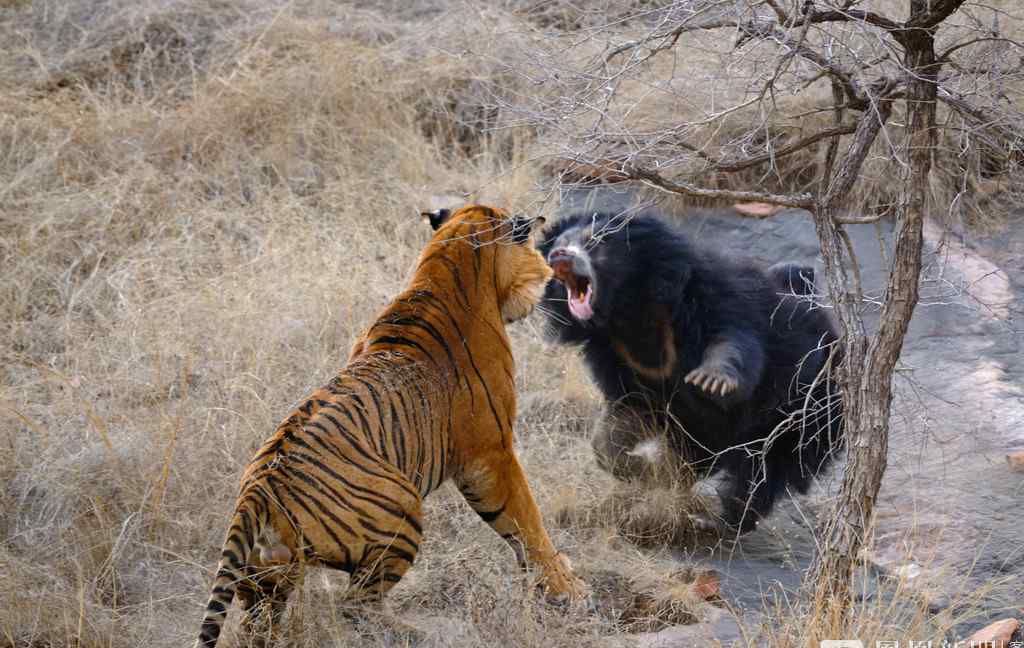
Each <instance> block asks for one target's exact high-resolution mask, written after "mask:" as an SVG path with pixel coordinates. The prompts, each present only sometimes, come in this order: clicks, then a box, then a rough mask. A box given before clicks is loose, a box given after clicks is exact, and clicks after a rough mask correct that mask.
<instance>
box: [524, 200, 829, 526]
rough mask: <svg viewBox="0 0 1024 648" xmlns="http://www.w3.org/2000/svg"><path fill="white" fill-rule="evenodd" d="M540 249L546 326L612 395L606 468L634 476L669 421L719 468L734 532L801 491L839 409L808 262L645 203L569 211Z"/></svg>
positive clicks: (703, 469)
mask: <svg viewBox="0 0 1024 648" xmlns="http://www.w3.org/2000/svg"><path fill="white" fill-rule="evenodd" d="M540 249H541V252H542V253H543V254H544V255H545V256H546V258H547V259H548V262H549V264H550V265H551V266H552V268H553V269H554V270H555V278H554V279H552V280H551V282H550V283H549V284H548V286H547V289H546V293H545V296H544V301H543V303H542V307H543V310H544V311H545V313H546V316H547V318H548V321H549V323H550V325H551V330H552V331H553V332H554V335H555V337H556V339H557V340H558V341H560V342H562V343H565V344H572V345H580V346H582V350H583V357H584V360H585V363H586V365H587V367H588V368H589V370H590V373H591V376H592V377H593V379H594V380H595V381H596V383H597V385H598V387H599V388H600V390H601V391H602V392H603V394H604V397H605V399H606V401H607V408H606V412H605V418H604V420H603V421H602V422H601V424H600V425H599V426H597V432H596V434H595V438H594V449H595V451H596V452H597V457H598V460H599V462H600V463H601V465H602V466H603V467H604V468H605V469H607V470H610V471H611V472H613V473H614V474H616V475H617V476H618V477H620V478H624V479H630V478H634V477H639V476H640V474H641V473H642V472H643V471H644V470H645V467H647V468H649V467H650V464H651V459H650V457H649V456H648V457H646V458H645V452H646V451H644V450H643V449H642V448H640V446H639V445H638V444H642V443H643V442H644V441H645V438H648V439H649V438H650V435H651V434H652V432H650V431H651V430H668V433H667V439H666V441H667V443H666V445H667V447H668V449H669V451H670V454H671V455H672V456H676V457H679V458H682V459H683V460H685V462H686V463H688V464H689V465H690V467H692V469H693V470H694V471H695V472H696V474H698V475H709V474H713V473H716V472H718V471H724V472H725V473H726V475H727V477H728V479H726V480H725V484H726V486H725V488H724V489H723V491H722V493H721V495H722V502H723V511H724V521H725V522H726V523H727V524H728V525H730V526H731V527H733V528H736V529H738V530H740V531H741V532H747V531H750V530H752V529H753V528H755V526H756V524H757V522H758V520H760V519H761V518H763V517H764V516H766V515H768V514H769V513H770V511H771V509H772V506H773V505H774V503H775V501H776V499H778V497H779V496H780V495H783V494H785V493H786V492H787V491H789V490H794V491H796V492H799V493H804V492H806V491H807V489H808V487H809V485H810V483H811V480H812V479H813V477H814V476H815V475H816V474H817V473H818V472H819V471H821V469H822V468H824V467H825V466H826V465H827V464H828V463H829V461H830V459H831V457H832V455H833V454H834V451H835V450H836V449H837V448H838V447H839V440H840V433H841V423H840V419H841V414H842V402H841V399H840V396H839V393H838V389H837V387H836V385H835V383H834V381H833V380H832V379H831V372H830V370H829V367H830V366H837V363H838V358H837V355H833V357H832V362H831V364H830V362H829V354H830V352H832V351H834V350H835V352H836V353H838V351H837V349H838V345H836V344H834V342H835V341H836V340H837V337H838V335H837V331H836V328H835V326H834V324H833V322H832V320H831V318H830V317H829V316H828V315H827V314H826V312H825V311H823V310H821V309H820V308H818V307H816V306H814V304H813V303H812V302H811V300H810V299H809V298H808V297H807V295H809V294H811V292H812V289H813V281H814V272H813V269H811V268H809V267H805V266H801V265H798V264H791V263H782V264H778V265H775V266H772V267H771V268H767V269H764V268H761V267H759V266H758V265H757V264H755V263H753V262H749V261H745V260H742V259H740V258H737V257H735V256H731V255H730V256H729V257H725V256H722V255H718V254H715V253H712V252H711V251H709V250H706V249H701V248H699V247H697V246H695V245H692V244H691V243H690V242H689V241H688V240H687V239H686V238H685V237H684V236H683V235H682V234H681V233H679V232H678V231H676V230H675V229H673V228H672V227H670V226H669V225H668V224H666V223H665V222H663V221H662V220H660V219H658V218H655V217H652V216H637V217H634V218H632V219H631V220H628V221H626V220H625V219H623V218H622V217H621V216H620V217H616V216H613V215H607V214H598V215H586V216H574V217H568V218H564V219H562V220H561V221H559V222H557V223H555V224H554V225H553V226H551V227H550V228H549V229H548V231H547V232H546V233H545V235H544V237H543V243H542V244H541V246H540ZM638 421H641V422H642V423H638ZM641 428H645V429H646V431H644V430H642V429H641ZM638 448H640V449H639V450H638Z"/></svg>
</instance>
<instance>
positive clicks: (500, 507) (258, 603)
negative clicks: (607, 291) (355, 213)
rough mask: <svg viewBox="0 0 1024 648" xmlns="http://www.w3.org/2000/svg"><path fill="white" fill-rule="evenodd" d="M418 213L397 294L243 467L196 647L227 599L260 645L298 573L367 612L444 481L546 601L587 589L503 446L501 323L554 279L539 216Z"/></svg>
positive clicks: (391, 581)
mask: <svg viewBox="0 0 1024 648" xmlns="http://www.w3.org/2000/svg"><path fill="white" fill-rule="evenodd" d="M424 215H425V216H426V218H425V219H424V220H427V221H429V223H430V225H431V227H432V228H433V230H434V234H433V236H432V238H431V240H430V242H429V243H428V244H427V246H426V248H425V249H424V250H423V251H422V253H421V254H420V256H419V259H418V261H417V262H416V265H415V267H414V271H413V276H412V279H411V281H410V282H409V284H408V287H407V288H406V290H405V291H404V292H402V293H400V294H399V295H398V296H397V297H396V298H395V300H394V301H393V302H392V303H391V304H390V305H389V306H387V307H386V308H385V309H384V310H383V312H382V313H381V314H380V316H379V317H378V318H377V320H376V321H375V322H374V323H373V324H372V325H371V326H370V327H369V328H368V329H367V330H366V331H365V332H364V333H363V334H362V335H360V336H358V338H357V341H356V343H355V344H354V345H353V346H352V348H351V351H350V354H349V360H348V362H347V364H346V366H345V368H344V369H342V370H341V371H340V372H339V373H338V374H337V375H336V376H334V377H333V378H332V379H331V380H330V382H329V383H328V384H327V385H326V386H324V387H322V388H319V389H317V390H315V391H314V392H313V393H312V394H311V395H310V396H309V397H308V398H306V399H305V400H304V401H302V403H301V404H300V405H298V407H296V408H295V409H294V410H293V411H292V412H291V413H290V414H289V415H288V416H287V418H285V419H284V420H283V421H282V422H281V424H280V425H279V426H278V427H277V429H276V431H275V432H274V434H273V436H271V437H270V438H269V439H268V440H267V441H266V442H265V443H264V444H263V445H262V447H261V448H260V449H259V451H258V452H257V453H256V456H255V457H254V458H253V460H252V462H251V463H250V464H249V465H248V467H247V468H246V470H245V472H244V474H243V476H242V480H241V487H240V490H239V495H238V499H237V503H236V506H235V510H234V515H233V517H232V518H231V523H230V527H229V530H228V532H227V538H226V539H225V541H224V545H223V550H222V553H221V557H220V561H219V563H218V567H217V572H216V576H215V578H214V581H213V585H212V590H211V593H210V597H209V601H208V603H207V605H206V612H205V615H204V617H203V621H202V626H201V629H200V634H199V639H198V640H197V642H196V644H195V646H197V647H198V648H212V647H213V646H215V645H216V643H217V639H218V636H219V635H220V632H221V627H222V625H223V623H224V620H225V619H226V617H227V610H228V607H229V606H230V605H231V602H232V600H233V599H234V597H235V596H236V595H237V596H238V599H239V603H240V605H241V607H242V609H243V610H244V611H245V617H244V618H243V621H242V631H243V632H244V633H246V634H248V635H250V636H252V637H253V638H254V639H255V640H256V641H257V642H258V643H259V644H260V645H263V643H264V642H265V641H266V638H267V637H269V639H270V640H271V641H273V639H274V637H275V635H276V634H277V628H278V626H279V625H280V618H281V615H282V614H283V612H284V609H285V607H286V605H287V601H288V596H289V594H290V592H291V591H292V590H293V589H294V588H295V587H296V586H297V585H299V584H300V583H301V579H302V575H303V573H304V569H305V567H309V566H313V567H325V568H332V569H337V570H341V571H344V572H347V573H348V574H349V576H350V579H349V587H348V589H347V591H346V592H345V595H344V597H343V600H344V603H345V606H344V608H345V611H347V612H346V614H354V615H355V616H356V617H357V618H358V617H359V615H360V614H361V613H360V612H359V610H361V609H365V608H369V609H372V608H373V607H374V606H380V605H381V604H382V603H383V599H384V597H385V595H386V594H387V593H388V591H389V590H391V589H392V588H393V587H394V586H395V584H397V583H398V582H399V581H400V580H401V578H402V576H403V575H404V574H405V573H406V571H407V570H408V569H409V568H410V567H411V566H412V563H413V560H414V559H415V558H416V553H417V550H418V548H419V545H420V542H421V540H422V538H423V527H422V522H421V518H422V504H423V498H425V497H426V496H427V495H428V494H430V493H431V492H432V491H434V490H436V489H437V488H438V487H439V486H440V485H441V484H442V483H444V482H445V481H446V480H448V479H451V480H453V482H454V483H455V485H456V486H457V487H458V490H459V491H460V492H461V494H462V496H463V497H464V498H465V499H466V501H467V502H468V503H469V505H470V507H471V508H472V509H473V510H475V511H476V512H477V514H478V515H479V516H480V517H481V518H482V519H483V520H484V521H485V522H487V523H488V524H489V525H490V526H491V528H492V529H494V531H496V532H497V533H498V534H499V535H500V536H501V537H502V538H503V539H504V540H505V541H506V542H507V543H508V544H509V545H510V546H511V547H512V549H513V552H514V554H515V557H516V560H517V562H518V564H519V566H520V568H522V569H524V570H525V569H528V568H530V567H532V568H533V569H535V570H537V571H539V578H538V581H537V582H538V585H539V586H540V587H541V589H542V590H543V591H544V592H545V593H546V595H547V597H548V598H549V599H553V600H554V601H556V602H558V603H567V602H570V601H576V600H579V599H581V598H583V597H585V596H586V586H585V584H584V583H583V582H582V581H581V580H580V579H579V578H578V577H577V576H576V575H575V573H574V572H573V570H572V567H571V565H570V563H569V561H568V560H567V558H566V557H565V556H564V555H563V554H561V553H560V552H558V551H557V550H556V549H555V547H554V546H553V544H552V542H551V539H550V537H549V536H548V533H547V531H546V529H545V527H544V524H543V522H542V519H541V514H540V511H539V510H538V507H537V504H536V502H535V500H534V497H533V494H532V492H531V490H530V486H529V484H528V483H527V480H526V476H525V474H524V472H523V468H522V466H521V465H520V463H519V460H518V459H517V457H516V453H515V451H514V449H513V421H514V420H515V414H516V391H515V378H514V376H515V365H514V362H513V355H512V349H511V346H510V344H509V338H508V335H507V332H506V328H505V326H506V324H509V323H512V322H516V321H518V320H521V319H523V318H525V317H526V316H528V315H529V314H530V313H531V312H532V311H533V309H534V306H535V305H536V304H537V303H538V302H539V301H540V299H541V297H542V296H543V292H544V287H545V285H546V284H547V282H548V279H549V278H550V277H551V269H550V268H549V267H548V265H547V263H546V262H545V260H544V257H542V256H541V255H540V253H538V252H537V250H536V248H535V246H534V243H535V242H534V236H535V234H536V233H537V232H538V231H539V228H540V226H541V225H542V224H543V222H544V219H543V218H539V217H538V218H523V217H514V218H513V217H510V216H509V215H508V213H507V212H506V211H505V210H502V209H498V208H493V207H488V206H484V205H468V206H465V207H463V208H461V209H459V210H457V211H454V212H452V211H450V210H440V211H438V212H433V213H427V214H424ZM353 609H355V610H356V612H355V613H352V612H351V611H352V610H353ZM364 611H365V610H364Z"/></svg>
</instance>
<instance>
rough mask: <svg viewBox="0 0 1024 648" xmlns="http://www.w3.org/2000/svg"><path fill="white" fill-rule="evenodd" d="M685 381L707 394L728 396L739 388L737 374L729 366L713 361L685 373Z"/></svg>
mask: <svg viewBox="0 0 1024 648" xmlns="http://www.w3.org/2000/svg"><path fill="white" fill-rule="evenodd" d="M684 380H685V382H687V383H689V384H691V385H693V386H694V387H696V388H698V389H700V390H701V391H703V392H704V393H705V394H708V395H709V396H717V397H723V396H728V395H729V394H731V393H733V392H734V391H736V390H737V389H739V386H740V381H739V376H737V375H736V373H735V372H734V371H733V370H732V369H731V368H729V367H724V366H721V365H719V364H715V363H707V362H706V363H704V364H702V365H700V366H699V367H697V368H696V369H694V370H693V371H691V372H690V373H688V374H686V378H685V379H684Z"/></svg>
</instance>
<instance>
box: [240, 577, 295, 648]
mask: <svg viewBox="0 0 1024 648" xmlns="http://www.w3.org/2000/svg"><path fill="white" fill-rule="evenodd" d="M248 573H249V577H248V578H247V579H246V580H244V581H242V582H241V583H239V584H238V590H237V594H236V595H237V596H238V599H239V603H240V604H241V606H242V609H243V610H244V611H245V616H244V617H243V619H242V624H241V630H242V634H243V636H247V637H249V638H250V640H251V645H252V646H255V647H256V648H263V647H264V646H267V645H269V644H272V643H273V642H274V641H275V639H276V638H277V635H278V634H279V633H280V629H281V622H282V618H283V617H284V612H285V609H286V608H287V606H288V596H289V595H290V594H291V592H292V590H293V589H295V586H296V585H298V584H299V583H300V582H301V567H300V566H299V565H297V564H291V565H279V566H258V567H249V568H248Z"/></svg>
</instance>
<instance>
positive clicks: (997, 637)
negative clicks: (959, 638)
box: [967, 619, 1020, 648]
mask: <svg viewBox="0 0 1024 648" xmlns="http://www.w3.org/2000/svg"><path fill="white" fill-rule="evenodd" d="M1018 628H1020V621H1018V620H1017V619H1002V620H1000V621H996V622H995V623H990V624H989V625H987V626H985V627H984V628H982V629H981V630H978V631H977V632H975V633H974V634H972V635H971V636H970V637H968V638H967V645H968V646H970V647H971V648H1009V646H1010V642H1011V641H1012V640H1013V633H1015V632H1017V629H1018Z"/></svg>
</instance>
